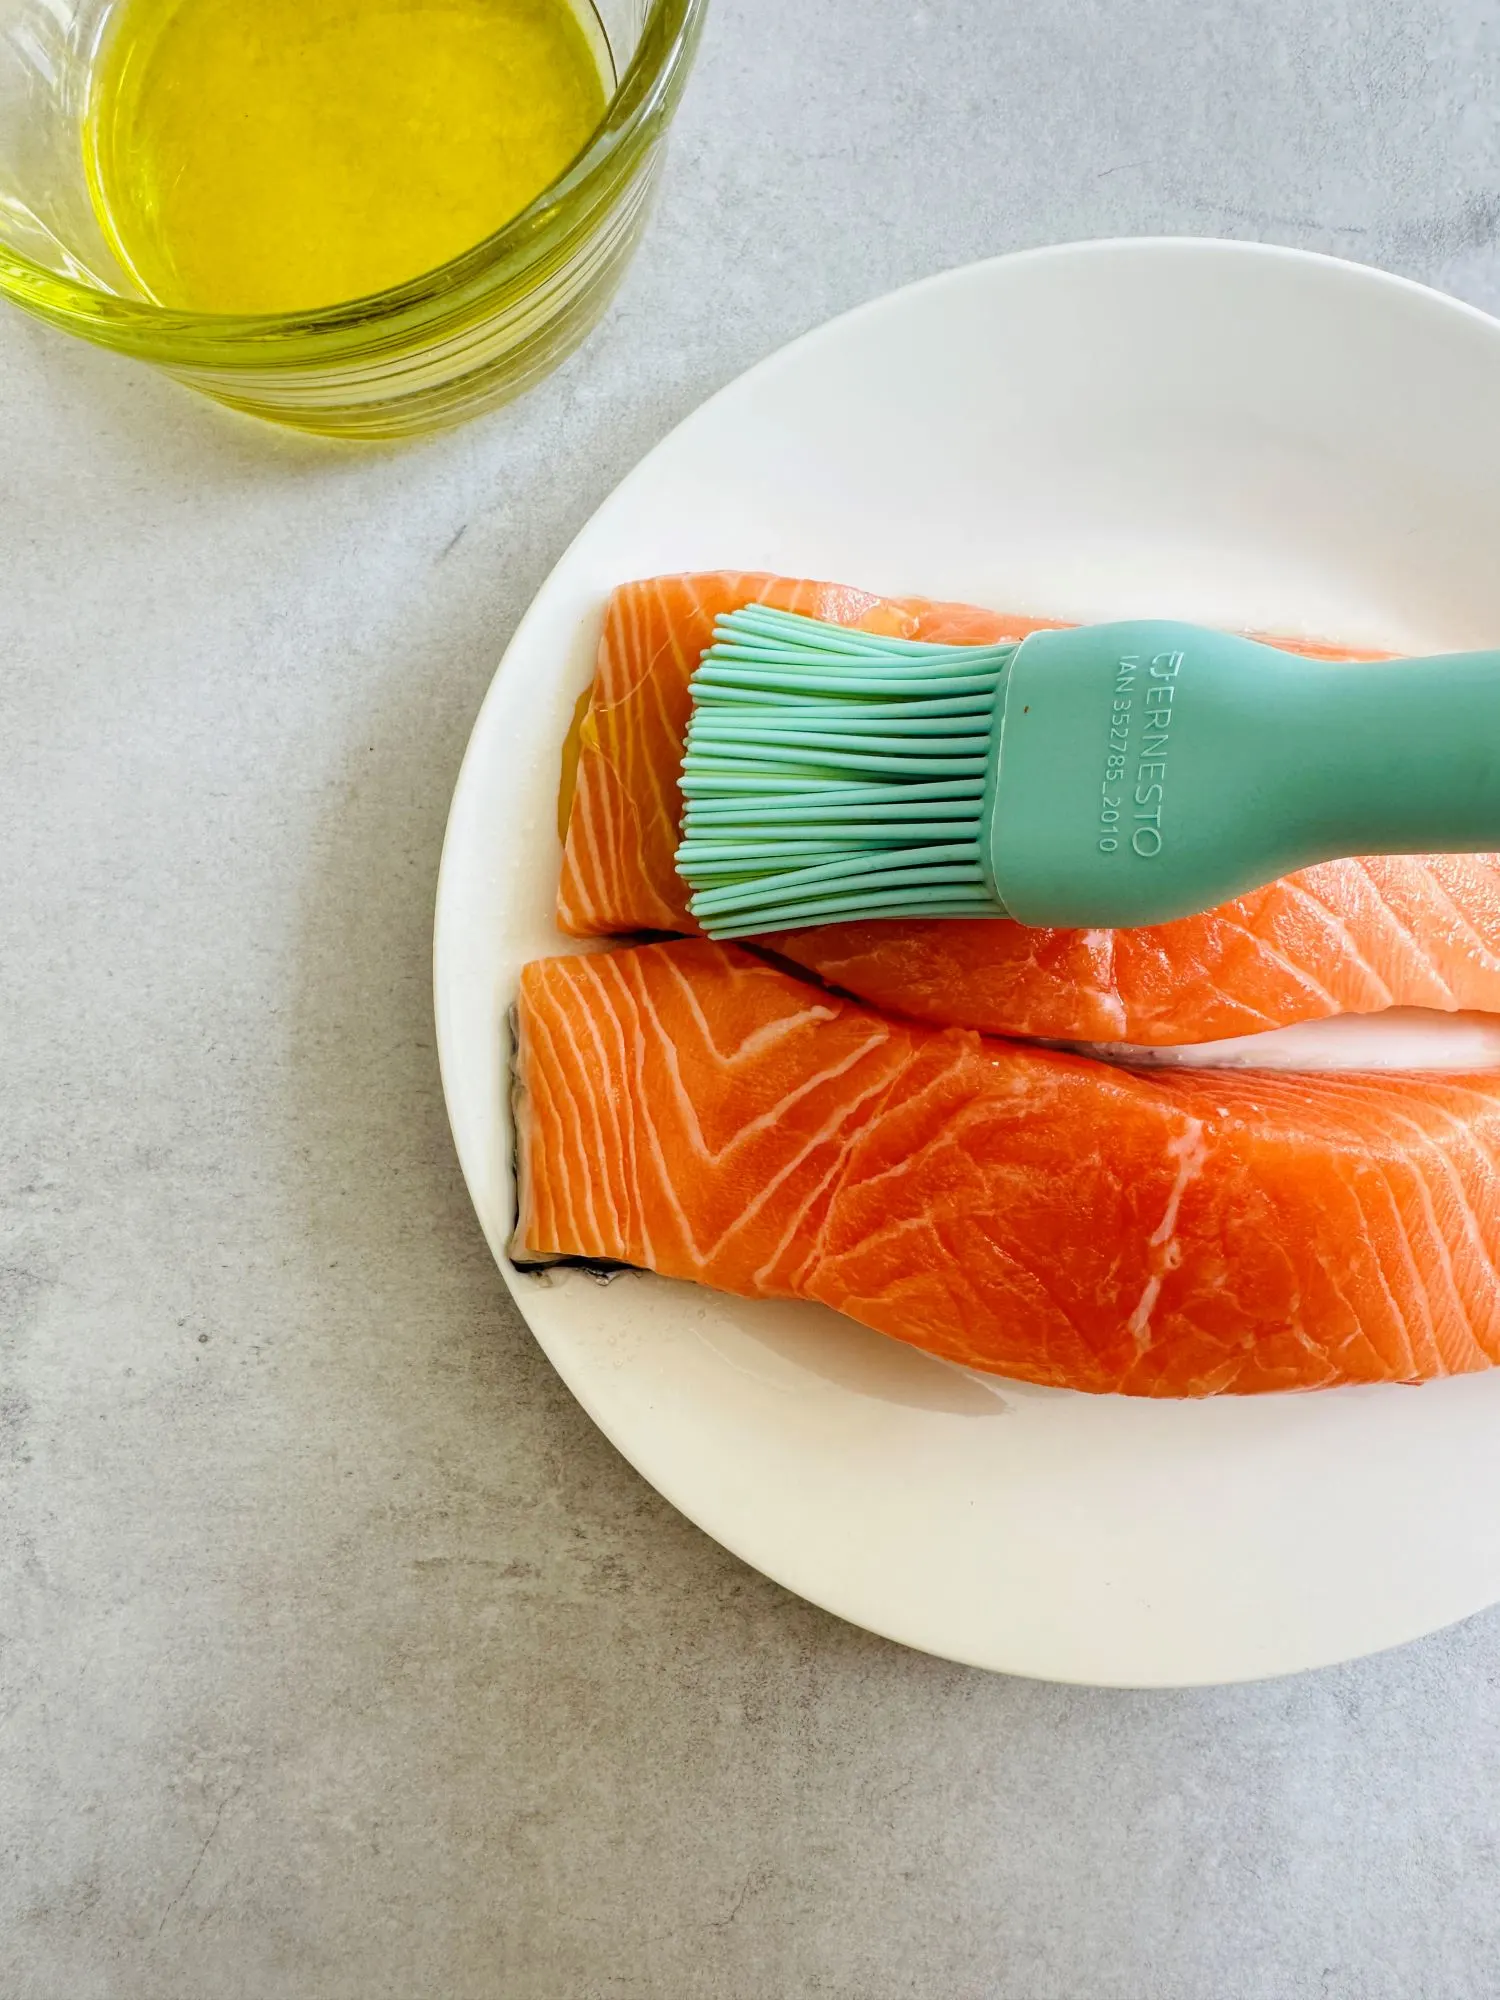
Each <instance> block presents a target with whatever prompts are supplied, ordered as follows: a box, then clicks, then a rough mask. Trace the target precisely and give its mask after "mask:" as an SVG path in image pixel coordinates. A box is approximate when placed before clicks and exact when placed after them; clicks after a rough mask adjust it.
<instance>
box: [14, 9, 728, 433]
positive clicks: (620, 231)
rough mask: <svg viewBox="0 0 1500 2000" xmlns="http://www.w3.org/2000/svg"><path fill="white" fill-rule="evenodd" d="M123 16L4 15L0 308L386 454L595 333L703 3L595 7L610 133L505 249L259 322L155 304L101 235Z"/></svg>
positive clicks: (492, 242) (511, 234) (624, 256)
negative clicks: (96, 124) (96, 188)
mask: <svg viewBox="0 0 1500 2000" xmlns="http://www.w3.org/2000/svg"><path fill="white" fill-rule="evenodd" d="M114 4H115V0H0V295H3V296H4V297H7V298H10V299H13V300H14V301H15V302H16V304H18V305H21V306H24V307H25V308H26V309H27V310H28V311H29V312H33V313H35V314H37V315H38V317H40V318H42V319H45V320H48V321H50V322H51V323H52V325H54V326H59V327H62V328H63V329H64V330H65V331H66V332H68V333H76V334H79V335H81V336H82V337H83V338H84V339H85V340H92V341H94V342H96V343H97V344H98V345H99V346H101V347H108V348H113V349H114V350H115V351H116V352H117V353H120V354H129V355H133V356H134V357H135V358H136V359H137V360H139V361H146V362H150V363H152V364H153V365H154V366H156V367H158V368H162V369H164V370H165V371H166V372H167V373H168V374H170V375H172V376H175V377H176V379H177V380H178V381H180V382H185V383H187V384H188V385H189V386H190V387H192V388H194V389H201V390H202V391H203V392H204V393H205V394H206V395H209V396H213V397H216V398H217V399H218V401H220V402H222V403H228V404H230V405H231V406H232V407H234V408H235V409H239V410H245V411H248V412H249V413H250V414H252V415H254V416H258V417H268V418H270V419H271V420H272V421H274V422H277V423H282V424H290V425H292V426H294V427H296V428H297V429H300V430H306V431H318V432H322V433H325V434H327V435H330V436H340V437H356V438H389V437H401V436H406V435H410V434H411V433H414V432H418V431H427V430H436V429H439V428H442V427H443V426H446V425H449V424H455V423H459V422H461V421H462V420H463V419H464V418H466V417H470V416H473V415H474V414H475V413H476V412H477V411H479V410H483V409H487V408H489V407H490V406H491V405H493V404H495V403H500V402H504V401H505V400H507V399H508V398H509V397H511V396H514V395H517V394H518V393H519V392H520V391H521V390H523V389H525V388H527V387H529V385H530V384H531V383H533V382H535V381H536V380H537V379H538V378H539V377H540V376H542V375H544V374H545V373H546V372H547V370H548V369H550V368H552V367H555V366H556V364H557V363H558V362H559V361H560V360H561V359H562V358H563V356H564V355H565V354H567V353H568V352H570V350H571V349H572V348H574V347H576V346H577V344H578V342H579V341H580V340H581V339H582V338H583V336H584V335H585V334H586V333H587V332H588V330H589V328H590V327H591V326H592V325H593V324H594V322H595V321H596V320H597V319H598V317H599V315H600V313H601V312H602V311H603V309H604V306H605V304H606V303H607V301H608V299H609V297H610V294H611V292H612V291H613V290H614V287H615V285H616V284H617V283H618V281H619V279H620V276H621V274H622V273H623V271H624V268H625V264H626V262H627V261H628V259H629V256H630V253H631V251H632V250H633V249H634V247H635V244H636V242H637V241H638V240H639V237H640V232H641V227H642V224H643V222H644V219H645V213H646V208H647V204H648V199H649V196H650V193H651V190H652V187H653V185H654V182H655V179H656V173H657V168H658V166H659V163H660V159H661V151H662V145H661V142H662V139H663V136H664V134H665V132H666V128H667V125H668V122H669V120H670V118H671V116H672V113H673V111H674V109H675V108H676V105H677V101H678V98H679V96H680V95H681V91H682V86H683V83H684V82H685V80H686V76H687V71H688V67H689V65H690V63H691V60H692V56H693V51H694V49H695V47H696V45H697V39H698V33H699V29H700V27H701V25H702V18H703V12H704V8H705V6H706V5H707V0H595V12H596V13H597V14H598V16H599V23H600V26H601V28H602V29H603V32H604V37H605V40H606V41H607V43H608V46H609V50H610V55H611V58H612V60H613V63H614V68H615V74H616V77H617V79H618V81H617V84H616V88H615V90H614V94H613V95H612V97H611V98H610V101H609V105H608V108H607V110H606V112H605V115H604V119H603V122H602V123H601V124H600V126H599V128H598V129H597V131H596V132H595V133H594V135H593V138H592V139H591V140H590V141H589V144H588V145H587V146H586V147H585V149H584V151H583V152H582V153H581V154H580V155H579V156H578V158H577V159H576V160H575V161H574V162H573V164H572V165H571V166H570V167H569V168H568V169H567V171H566V172H565V173H564V174H562V175H561V176H560V178H559V179H557V180H556V181H554V182H553V183H552V185H551V186H550V187H549V188H547V189H545V190H544V191H543V192H542V193H541V194H540V195H538V197H537V198H536V200H535V201H534V202H532V204H531V205H530V207H529V208H526V209H524V210H523V211H522V212H521V214H520V215H518V216H517V217H516V218H515V219H514V220H513V221H511V222H509V223H507V224H506V226H505V227H504V228H503V229H500V230H497V231H496V233H495V234H494V235H493V236H489V237H486V238H485V240H484V241H483V242H482V243H478V244H476V245H475V246H474V248H473V249H472V250H468V251H466V252H465V253H464V254H463V255H462V256H461V257H455V258H453V259H452V260H451V261H450V262H448V263H446V264H442V265H440V266H439V267H438V268H437V269H436V270H434V271H429V272H427V273H425V274H424V275H423V276H422V277H419V278H414V279H412V280H411V281H410V282H409V283H407V284H404V285H398V286H395V287H393V288H392V289H391V290H388V291H383V292H376V293H374V294H372V295H371V296H370V297H368V298H363V299H355V300H352V301H350V302H349V303H347V304H344V305H337V306H329V307H324V308H321V309H320V310H318V311H315V312H301V313H283V314H265V315H256V316H253V317H250V316H245V317H241V316H238V315H228V314H211V313H189V312H179V311H175V310H168V309H167V308H165V307H162V306H158V305H155V304H153V303H152V302H151V301H150V300H149V299H147V298H145V297H143V296H142V294H141V292H140V290H139V288H138V287H137V285H136V284H135V283H134V281H133V280H132V278H131V277H130V275H129V274H128V273H127V272H126V271H125V270H124V269H123V268H122V266H121V265H120V264H119V263H118V261H117V260H116V258H115V256H114V253H113V252H112V250H111V249H110V247H109V244H108V243H107V241H106V239H105V236H104V233H103V231H102V230H101V229H100V227H99V223H98V220H97V218H96V216H95V214H94V209H93V204H92V202H91V200H90V197H89V188H88V180H87V175H86V172H85V167H84V148H83V120H84V115H85V109H86V104H87V94H88V80H89V70H90V65H91V62H92V60H93V56H94V52H95V50H96V49H97V47H98V45H99V40H100V37H101V35H102V34H103V33H104V31H105V28H106V26H107V24H108V21H109V16H110V14H111V11H112V8H113V6H114ZM582 4H585V5H587V4H588V0H582Z"/></svg>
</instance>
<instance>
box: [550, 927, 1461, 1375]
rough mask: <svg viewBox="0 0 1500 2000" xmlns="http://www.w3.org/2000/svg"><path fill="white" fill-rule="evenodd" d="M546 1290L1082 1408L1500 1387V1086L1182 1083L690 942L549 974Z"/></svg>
mask: <svg viewBox="0 0 1500 2000" xmlns="http://www.w3.org/2000/svg"><path fill="white" fill-rule="evenodd" d="M515 1073H516V1084H517V1089H516V1117H517V1147H518V1163H519V1169H520V1172H519V1184H520V1200H519V1217H518V1224H517V1242H518V1245H519V1246H520V1247H519V1249H518V1251H517V1261H519V1262H528V1261H529V1262H536V1261H548V1260H552V1259H563V1258H570V1259H582V1260H585V1261H589V1262H595V1263H600V1264H627V1265H637V1266H641V1267H644V1268H647V1269H650V1270H653V1271H659V1272H662V1273H664V1274H665V1275H667V1276H669V1277H675V1278H687V1279H692V1280H695V1281H696V1282H698V1283H700V1284H705V1285H711V1286H714V1287H716V1288H717V1289H719V1290H721V1291H727V1292H734V1293H738V1294H740V1295H741V1296H743V1297H747V1298H798V1299H812V1300H817V1301H820V1302H821V1303H822V1304H824V1305H828V1306H832V1307H834V1308H835V1309H836V1310H837V1311H839V1312H842V1313H846V1314H848V1315H849V1316H850V1317H852V1318H854V1319H856V1320H860V1321H862V1322H863V1323H864V1324H865V1325H866V1326H870V1327H874V1328H876V1329H878V1330H879V1331H880V1332H882V1333H885V1334H889V1335H892V1336H894V1337H895V1338H896V1339H898V1340H904V1341H908V1342H910V1343H911V1344H912V1345H913V1346H916V1347H920V1348H924V1349H926V1350H927V1351H928V1352H929V1353H932V1354H936V1355H941V1356H942V1357H944V1358H945V1359H947V1360H949V1361H955V1362H960V1363H962V1364H963V1365H965V1366H967V1367H970V1368H976V1369H984V1370H988V1371H991V1372H993V1373H996V1374H1000V1375H1008V1376H1013V1377H1017V1378H1020V1379H1022V1380H1025V1381H1028V1382H1038V1383H1045V1384H1048V1385H1050V1386H1053V1387H1058V1388H1070V1389H1080V1390H1088V1391H1093V1392H1111V1391H1113V1392H1120V1393H1124V1394H1127V1395H1137V1396H1173V1397H1185V1396H1207V1395H1214V1394H1220V1393H1225V1392H1228V1393H1234V1394H1248V1393H1252V1392H1259V1391H1265V1390H1285V1389H1321V1388H1328V1387H1331V1386H1334V1385H1337V1384H1341V1383H1354V1382H1419V1381H1425V1380H1428V1379H1431V1378H1433V1377H1437V1376H1445V1375H1453V1374H1460V1373H1465V1372H1468V1371H1471V1370H1476V1369H1483V1368H1488V1367H1490V1366H1492V1365H1493V1364H1494V1363H1495V1361H1496V1360H1497V1359H1500V1275H1497V1271H1496V1267H1495V1264H1494V1261H1493V1259H1492V1257H1491V1255H1490V1252H1489V1250H1488V1249H1487V1247H1486V1246H1487V1245H1489V1244H1493V1243H1496V1242H1500V1212H1497V1211H1500V1176H1497V1173H1496V1149H1497V1146H1500V1074H1496V1073H1491V1072H1483V1073H1480V1074H1477V1075H1472V1076H1435V1075H1431V1074H1422V1075H1400V1074H1394V1073H1385V1074H1378V1075H1364V1076H1359V1075H1348V1074H1344V1075H1322V1076H1306V1075H1302V1076H1297V1077H1294V1078H1292V1077H1287V1076H1284V1075H1278V1074H1276V1073H1274V1072H1255V1071H1244V1070H1235V1071H1227V1070H1222V1071H1215V1070H1196V1071H1171V1072H1162V1071H1160V1070H1156V1071H1152V1072H1149V1073H1144V1072H1139V1071H1135V1072H1132V1071H1130V1070H1126V1069H1121V1068H1117V1067H1114V1066H1111V1065H1108V1064H1103V1063H1097V1062H1093V1061H1090V1060H1088V1059H1086V1058H1084V1057H1081V1056H1073V1055H1067V1054H1062V1053H1056V1052H1053V1051H1050V1050H1043V1049H1034V1048H1027V1047H1025V1046H1021V1045H1017V1044H1014V1043H1005V1042H998V1041H993V1040H987V1039H985V1038H984V1037H982V1036H980V1035H977V1034H974V1033H972V1032H970V1031H968V1030H963V1029H953V1028H948V1029H939V1028H931V1027H925V1026H921V1025H919V1024H914V1023H910V1022H902V1021H894V1020H889V1019H887V1018H885V1017H884V1016H882V1015H880V1014H878V1013H876V1012H874V1011H873V1010H872V1009H870V1008H867V1007H865V1006H862V1005H860V1004H858V1003H857V1002H854V1001H850V1000H845V999H841V998H839V997H837V996H835V995H833V994H831V993H829V992H827V991H825V990H823V989H821V988H819V987H815V986H812V985H810V984H807V983H804V982H803V981H802V980H800V979H798V978H796V977H794V976H793V975H791V974H789V973H786V972H784V971H782V970H780V969H779V968H777V967H776V966H774V965H772V964H770V963H769V962H768V961H767V960H766V959H764V958H762V957H760V956H758V955H757V954H756V953H754V952H750V951H746V950H743V949H739V948H737V947H733V946H726V945H717V944H713V943H710V942H709V941H708V940H707V939H678V940H675V941H672V942H669V943H663V944H651V945H643V946H639V947H636V948H634V949H627V950H622V951H617V952H609V953H601V954H598V955H593V956H583V957H571V958H553V959H542V960H539V961H537V962H535V963H533V964H531V965H529V966H527V967H526V969H525V972H524V973H523V975H522V980H521V992H520V1000H519V1006H518V1010H517V1052H516V1064H515Z"/></svg>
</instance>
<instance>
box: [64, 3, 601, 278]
mask: <svg viewBox="0 0 1500 2000" xmlns="http://www.w3.org/2000/svg"><path fill="white" fill-rule="evenodd" d="M583 5H584V6H585V7H586V6H587V0H583ZM586 21H587V22H588V23H589V25H588V26H586V25H585V22H586ZM591 29H592V30H593V31H592V32H591ZM607 62H608V54H607V49H606V47H605V45H604V42H603V37H602V35H600V34H599V33H598V32H597V28H596V24H594V23H593V20H592V16H591V15H588V14H581V13H578V12H575V11H574V9H573V7H572V6H571V5H570V4H569V0H123V4H122V5H121V7H120V8H119V9H118V10H117V17H116V18H114V19H113V20H112V22H111V26H110V31H109V33H108V36H107V38H106V40H105V42H104V43H103V46H102V48H101V52H100V58H99V62H98V65H97V67H96V70H95V73H94V77H93V81H92V89H91V94H90V104H89V111H88V116H87V120H86V126H85V134H84V151H85V157H86V162H87V166H88V171H89V181H90V186H91V187H92V189H93V195H94V202H95V206H96V208H97V210H98V214H99V219H100V223H101V225H102V226H103V228H104V230H105V232H106V234H107V236H108V237H109V239H110V241H111V243H112V245H113V247H114V249H115V251H116V254H117V255H118V256H119V257H120V259H121V260H122V262H123V263H124V264H125V266H126V267H127V269H128V270H129V271H130V273H131V274H132V276H133V277H134V279H135V281H136V282H137V283H138V284H139V285H140V287H141V289H142V290H143V291H144V292H145V293H146V295H147V296H148V297H149V298H152V299H154V300H156V301H157V302H158V303H159V304H161V305H165V306H172V307H177V308H180V309H183V310H187V311H192V312H206V313H281V312H300V311H305V310H310V309H313V308H316V307H319V306H327V305H333V304H336V303H339V302H341V301H344V300H349V299H357V298H363V297H365V296H367V295H368V294H369V293H371V292H377V291H381V290H384V289H385V288H386V287H387V286H390V285H397V284H401V283H404V282H405V281H406V280H407V279H409V278H415V277H418V276H420V275H421V274H422V273H423V272H425V271H430V270H432V269H434V268H435V267H436V266H437V265H439V264H442V263H445V262H446V261H447V260H448V259H449V258H450V257H454V256H457V255H458V254H459V253H460V252H462V251H464V250H468V249H471V248H472V247H473V246H474V245H475V244H476V243H479V242H481V241H482V240H483V239H484V238H485V237H486V236H488V235H490V234H491V233H492V232H493V231H494V230H496V229H498V228H500V227H501V226H502V224H504V223H506V222H508V221H510V220H511V218H512V217H513V216H515V215H518V214H519V213H520V211H521V210H522V209H523V208H525V207H526V205H527V203H528V202H530V201H532V200H533V199H534V198H535V197H536V196H537V195H538V194H540V193H541V192H542V190H543V189H544V188H545V187H546V186H547V185H548V183H549V182H551V181H553V180H554V179H556V177H557V176H558V174H559V173H561V172H562V170H563V169H564V168H565V167H566V166H567V165H568V164H569V162H570V161H571V160H572V159H573V158H574V157H575V156H576V155H577V154H578V153H579V152H580V151H581V150H582V148H583V146H584V144H585V143H586V141H587V139H588V137H589V135H590V133H591V132H592V131H593V129H594V127H595V126H596V125H597V124H598V122H599V120H600V118H601V117H602V116H603V112H604V108H605V102H606V83H605V76H606V66H607Z"/></svg>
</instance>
